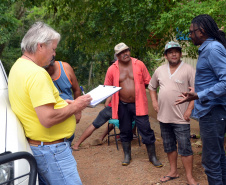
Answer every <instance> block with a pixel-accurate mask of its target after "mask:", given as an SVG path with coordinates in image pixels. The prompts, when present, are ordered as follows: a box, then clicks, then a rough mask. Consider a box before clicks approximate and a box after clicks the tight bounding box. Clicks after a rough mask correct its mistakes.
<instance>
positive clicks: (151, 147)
mask: <svg viewBox="0 0 226 185" xmlns="http://www.w3.org/2000/svg"><path fill="white" fill-rule="evenodd" d="M146 148H147V151H148V157H149V161H150V162H151V163H152V164H153V165H154V166H155V167H157V168H160V167H162V166H163V165H162V163H161V162H160V161H159V160H158V159H157V158H156V153H155V144H149V145H148V144H146Z"/></svg>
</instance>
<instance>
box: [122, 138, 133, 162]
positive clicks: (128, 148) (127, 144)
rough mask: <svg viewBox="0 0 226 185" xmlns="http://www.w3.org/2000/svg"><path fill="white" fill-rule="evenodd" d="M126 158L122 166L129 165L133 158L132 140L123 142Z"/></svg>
mask: <svg viewBox="0 0 226 185" xmlns="http://www.w3.org/2000/svg"><path fill="white" fill-rule="evenodd" d="M122 148H123V152H124V160H123V162H122V166H128V165H129V163H130V160H131V142H122Z"/></svg>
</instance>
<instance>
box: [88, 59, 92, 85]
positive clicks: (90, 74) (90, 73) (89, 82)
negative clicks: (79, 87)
mask: <svg viewBox="0 0 226 185" xmlns="http://www.w3.org/2000/svg"><path fill="white" fill-rule="evenodd" d="M92 71H93V62H91V64H90V69H89V81H88V87H90V85H91V76H92Z"/></svg>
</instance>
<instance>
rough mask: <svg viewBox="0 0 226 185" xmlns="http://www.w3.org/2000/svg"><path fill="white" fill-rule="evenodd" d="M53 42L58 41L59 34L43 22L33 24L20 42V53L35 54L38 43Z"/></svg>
mask: <svg viewBox="0 0 226 185" xmlns="http://www.w3.org/2000/svg"><path fill="white" fill-rule="evenodd" d="M53 40H57V42H59V41H60V34H59V33H58V32H56V31H55V30H54V29H53V28H51V27H50V26H48V25H47V24H45V23H43V22H36V23H34V24H33V25H32V26H31V28H30V29H29V30H28V31H27V33H26V34H25V36H24V38H23V40H22V42H21V50H22V53H24V52H25V51H27V52H28V53H35V52H36V50H37V45H38V43H45V44H47V45H48V44H49V43H51V42H52V41H53Z"/></svg>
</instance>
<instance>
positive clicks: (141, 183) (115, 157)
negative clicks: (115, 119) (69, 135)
mask: <svg viewBox="0 0 226 185" xmlns="http://www.w3.org/2000/svg"><path fill="white" fill-rule="evenodd" d="M102 109H103V105H102V104H100V105H98V106H97V107H96V108H87V109H85V110H84V111H83V113H82V119H81V121H80V123H79V124H78V125H77V128H76V136H75V140H78V138H79V137H80V136H81V134H82V132H83V131H84V130H85V129H86V128H87V126H88V125H89V124H91V123H92V121H93V120H94V119H95V118H96V116H97V114H98V113H99V111H100V110H102ZM150 122H151V127H152V129H153V130H154V132H155V136H156V150H157V157H158V158H159V160H160V161H161V162H162V163H163V165H164V166H163V167H162V168H155V167H154V166H153V165H152V164H150V163H149V161H148V156H147V152H146V147H145V145H144V144H141V146H139V144H138V140H137V139H135V140H133V141H132V162H131V163H130V165H129V166H122V165H121V162H122V160H123V150H122V147H121V143H120V142H119V150H117V149H116V145H115V141H114V138H113V137H111V140H110V145H109V146H108V144H107V142H105V143H104V144H103V145H98V146H92V145H91V144H92V141H93V140H94V139H97V138H98V137H99V136H100V135H101V134H102V132H103V130H104V129H105V128H106V127H107V124H105V125H104V126H102V127H101V128H100V129H98V130H96V131H95V132H94V133H93V135H92V136H91V137H90V138H88V139H87V140H86V141H85V142H84V143H83V144H82V145H81V147H80V150H79V151H74V152H73V155H74V157H75V159H76V161H77V163H78V171H79V174H80V177H81V180H82V182H83V184H84V185H146V184H147V185H151V184H161V183H160V181H159V179H160V177H161V176H164V175H166V174H167V173H168V171H169V162H168V159H167V156H166V154H165V153H164V151H163V144H162V139H161V136H160V128H159V124H158V122H157V121H156V120H155V119H152V118H150ZM191 128H192V129H191V133H195V134H198V133H199V130H198V126H197V125H194V124H192V125H191ZM75 140H74V141H75ZM191 141H192V143H193V144H194V143H196V142H197V139H192V140H191ZM201 150H202V148H201V147H200V146H198V145H196V144H194V145H193V152H194V165H193V166H194V170H193V175H194V177H195V179H196V180H197V182H199V184H201V185H207V184H208V183H207V178H206V175H205V173H204V170H203V168H202V166H201ZM178 172H179V175H180V177H179V178H178V179H175V180H172V181H169V182H166V183H164V185H169V184H172V185H173V184H176V185H186V184H187V181H186V177H185V170H184V168H183V166H182V163H181V160H180V157H178Z"/></svg>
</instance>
